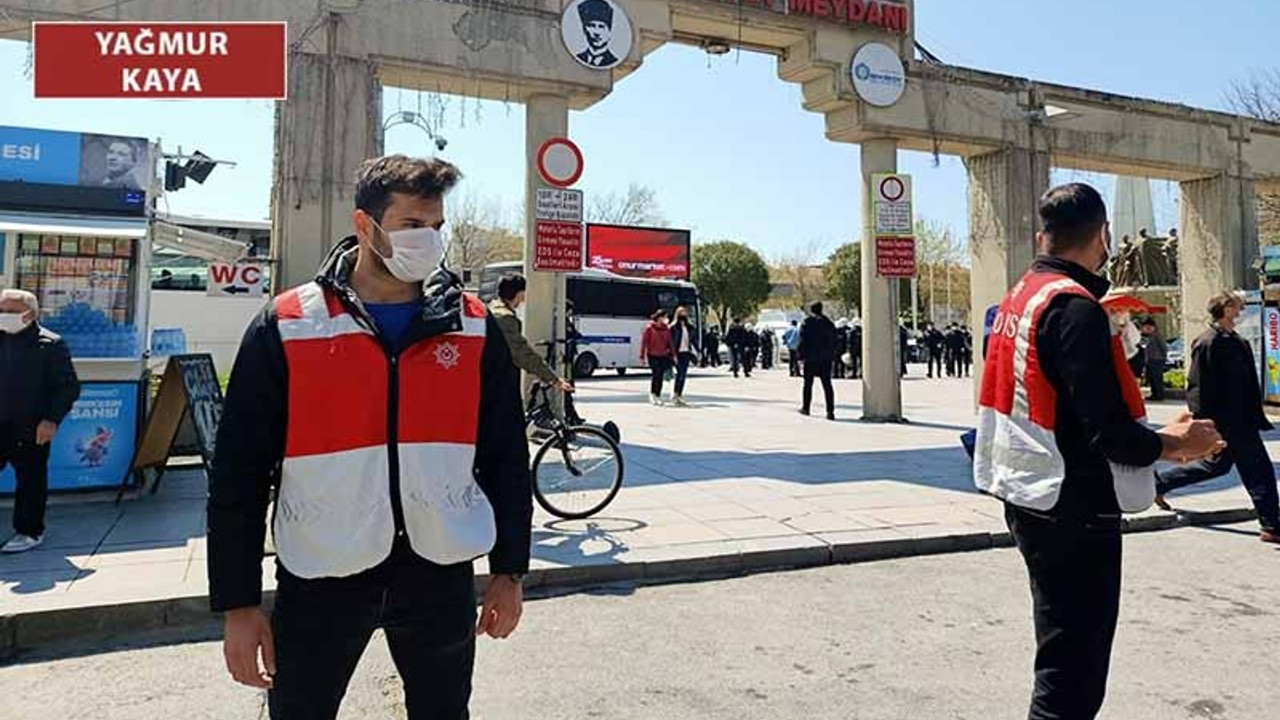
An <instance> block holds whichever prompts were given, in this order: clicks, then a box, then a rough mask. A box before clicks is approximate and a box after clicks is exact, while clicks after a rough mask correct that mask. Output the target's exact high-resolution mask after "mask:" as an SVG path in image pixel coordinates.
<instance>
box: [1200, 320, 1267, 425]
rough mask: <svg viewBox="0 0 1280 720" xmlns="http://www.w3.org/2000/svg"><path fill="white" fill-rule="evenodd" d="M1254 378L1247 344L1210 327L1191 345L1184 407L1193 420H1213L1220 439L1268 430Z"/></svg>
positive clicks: (1254, 368)
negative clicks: (1221, 434)
mask: <svg viewBox="0 0 1280 720" xmlns="http://www.w3.org/2000/svg"><path fill="white" fill-rule="evenodd" d="M1258 374H1259V368H1258V364H1257V362H1256V361H1255V359H1254V357H1253V348H1252V347H1251V346H1250V345H1249V341H1247V340H1245V339H1244V338H1242V337H1240V335H1239V334H1238V333H1236V332H1235V331H1234V330H1224V329H1222V328H1219V327H1216V326H1214V327H1210V328H1209V329H1208V330H1206V331H1205V332H1204V333H1203V334H1202V335H1200V337H1198V338H1196V340H1195V342H1194V343H1192V344H1191V371H1190V372H1188V373H1187V406H1188V407H1190V409H1191V413H1192V414H1193V415H1195V416H1196V417H1197V418H1209V419H1211V420H1213V421H1214V423H1215V424H1217V426H1218V430H1219V432H1221V433H1223V434H1224V435H1231V434H1235V433H1238V432H1256V431H1258V430H1271V429H1272V426H1271V421H1270V420H1268V419H1267V414H1266V413H1265V412H1263V410H1262V388H1261V387H1260V386H1259V381H1258Z"/></svg>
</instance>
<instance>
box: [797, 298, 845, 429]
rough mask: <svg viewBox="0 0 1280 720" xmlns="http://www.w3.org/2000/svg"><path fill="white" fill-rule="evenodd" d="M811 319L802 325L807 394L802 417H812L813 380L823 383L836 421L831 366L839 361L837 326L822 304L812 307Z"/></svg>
mask: <svg viewBox="0 0 1280 720" xmlns="http://www.w3.org/2000/svg"><path fill="white" fill-rule="evenodd" d="M809 313H810V314H809V317H807V318H805V319H804V324H803V325H801V326H800V349H799V353H800V360H801V361H802V362H803V363H804V391H803V395H801V401H800V414H801V415H808V414H809V408H810V406H811V405H812V404H813V381H814V379H815V378H816V379H818V380H819V381H821V382H822V394H823V396H824V397H825V399H826V401H827V419H828V420H835V419H836V391H835V388H834V387H832V386H831V365H832V363H833V362H834V361H835V346H836V326H835V324H834V323H832V322H831V320H830V319H828V318H827V316H826V315H823V314H822V303H820V302H816V303H814V304H813V305H810V306H809Z"/></svg>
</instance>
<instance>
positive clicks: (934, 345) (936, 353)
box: [923, 323, 946, 378]
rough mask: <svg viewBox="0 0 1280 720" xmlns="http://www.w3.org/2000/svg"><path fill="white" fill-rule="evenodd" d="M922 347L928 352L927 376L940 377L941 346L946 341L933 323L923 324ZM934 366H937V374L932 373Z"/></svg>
mask: <svg viewBox="0 0 1280 720" xmlns="http://www.w3.org/2000/svg"><path fill="white" fill-rule="evenodd" d="M923 340H924V347H925V351H926V352H927V353H928V355H929V357H928V362H929V377H930V378H933V377H939V378H940V377H942V346H943V345H944V344H945V343H946V337H945V336H943V334H942V332H941V331H940V330H938V328H936V327H934V326H933V323H929V324H927V325H925V330H924V338H923ZM934 368H937V375H934Z"/></svg>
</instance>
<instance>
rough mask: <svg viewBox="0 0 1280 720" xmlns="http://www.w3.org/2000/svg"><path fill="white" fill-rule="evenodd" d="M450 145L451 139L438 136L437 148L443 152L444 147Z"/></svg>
mask: <svg viewBox="0 0 1280 720" xmlns="http://www.w3.org/2000/svg"><path fill="white" fill-rule="evenodd" d="M448 145H449V141H448V140H445V139H444V138H442V137H438V138H436V150H439V151H441V152H444V149H445V148H446V147H448Z"/></svg>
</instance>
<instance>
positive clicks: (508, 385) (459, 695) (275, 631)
mask: <svg viewBox="0 0 1280 720" xmlns="http://www.w3.org/2000/svg"><path fill="white" fill-rule="evenodd" d="M458 178H459V173H458V170H457V168H455V167H454V166H453V165H450V164H449V163H447V162H444V161H443V160H438V159H432V160H421V159H415V158H408V157H405V156H403V155H392V156H388V157H383V158H378V159H376V160H371V161H369V162H366V163H365V164H364V165H363V166H362V167H361V169H360V173H359V177H358V179H357V180H356V187H355V198H354V200H355V209H354V212H353V217H352V223H353V225H354V230H355V234H354V235H352V236H348V237H347V238H345V239H343V240H342V241H341V242H339V243H338V244H337V245H336V246H335V247H334V248H333V250H332V251H331V252H330V253H329V256H328V258H327V259H326V260H325V263H324V267H323V268H322V269H321V271H320V273H319V275H318V276H317V278H316V279H315V280H314V281H313V282H310V283H306V284H304V285H301V286H299V287H296V288H293V289H291V290H288V291H286V292H284V293H282V294H281V295H279V296H277V297H276V298H274V299H273V300H272V302H271V303H270V304H269V305H268V306H267V308H266V309H265V310H264V311H263V312H262V313H260V314H259V315H258V316H257V318H256V319H254V321H253V322H252V323H251V324H250V325H249V328H248V330H247V331H246V332H245V337H244V340H243V342H242V343H241V345H240V351H239V353H238V354H237V355H236V362H235V367H234V369H233V370H232V371H231V383H230V386H229V387H228V388H227V398H226V404H225V406H224V410H223V415H222V420H221V422H220V423H219V426H218V438H217V457H216V459H215V462H214V463H213V471H212V475H211V477H210V484H209V512H208V522H209V561H208V562H209V602H210V604H211V605H212V609H213V610H214V611H215V612H223V613H224V614H225V624H226V631H225V639H224V642H223V655H224V657H225V660H226V666H227V669H228V671H229V672H230V673H231V676H232V677H233V678H234V679H235V680H237V681H238V682H240V683H243V684H246V685H249V686H251V687H255V688H260V689H268V690H269V693H268V703H269V705H270V713H271V718H272V720H332V718H335V717H336V716H337V714H338V708H339V705H340V704H341V702H342V697H343V695H344V694H345V692H346V689H347V683H348V681H349V680H350V679H351V674H352V672H354V671H355V669H356V664H357V663H358V662H359V660H360V656H361V654H362V653H363V652H364V649H365V646H366V645H367V644H368V643H369V640H370V638H372V637H373V634H374V632H375V631H377V630H379V629H381V630H383V631H384V633H385V637H386V641H387V646H388V648H389V649H390V652H391V657H392V659H393V660H394V662H395V665H396V669H397V671H398V672H399V674H400V676H401V679H402V680H403V686H404V703H405V713H406V715H407V717H408V718H409V719H410V720H428V719H429V720H466V718H467V717H468V703H469V699H470V696H471V681H472V668H473V665H474V662H475V652H476V637H477V636H479V635H488V636H490V637H493V638H505V637H508V636H509V635H510V634H511V633H512V632H513V631H514V630H515V629H516V626H517V625H518V624H519V622H520V616H521V612H522V607H523V604H522V592H521V581H522V579H523V577H524V573H525V571H526V570H527V568H528V566H529V545H530V527H531V524H532V519H533V504H532V493H531V488H530V482H529V452H528V442H527V441H526V439H525V434H524V413H523V412H522V410H521V407H520V373H519V371H518V370H517V369H516V366H515V364H514V363H513V362H512V361H511V353H510V351H509V350H508V349H507V343H506V340H504V339H503V334H502V329H501V328H500V327H499V326H498V323H497V321H496V320H494V318H493V317H492V316H491V315H490V314H489V313H488V312H487V311H486V310H485V306H484V304H483V303H482V302H480V300H479V299H478V298H475V297H473V296H471V295H468V294H466V293H464V292H463V291H462V282H461V279H460V278H458V277H457V276H456V275H454V274H453V273H451V272H449V270H448V269H446V268H445V267H444V265H443V264H442V263H443V260H444V249H445V244H444V241H443V239H442V238H441V237H440V227H441V226H442V225H443V224H444V219H445V215H444V196H445V194H446V193H447V192H448V191H449V190H450V188H452V187H453V186H454V184H455V183H456V182H457V181H458ZM273 487H274V488H275V490H276V503H275V513H274V519H273V521H272V522H273V533H272V537H273V538H274V539H275V546H276V578H277V584H276V594H275V609H274V611H273V612H272V613H271V618H270V620H268V619H267V617H266V616H265V615H264V614H263V613H262V612H261V611H260V610H259V608H258V606H259V604H260V603H261V601H262V545H263V538H264V535H265V533H266V523H267V505H268V502H269V499H270V497H271V491H272V489H273ZM482 555H487V556H488V560H489V580H488V584H487V586H486V588H485V591H484V606H483V608H482V609H481V611H480V617H479V622H478V623H477V622H476V597H475V585H474V580H473V574H472V573H473V571H472V560H473V559H474V558H476V557H479V556H482Z"/></svg>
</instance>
